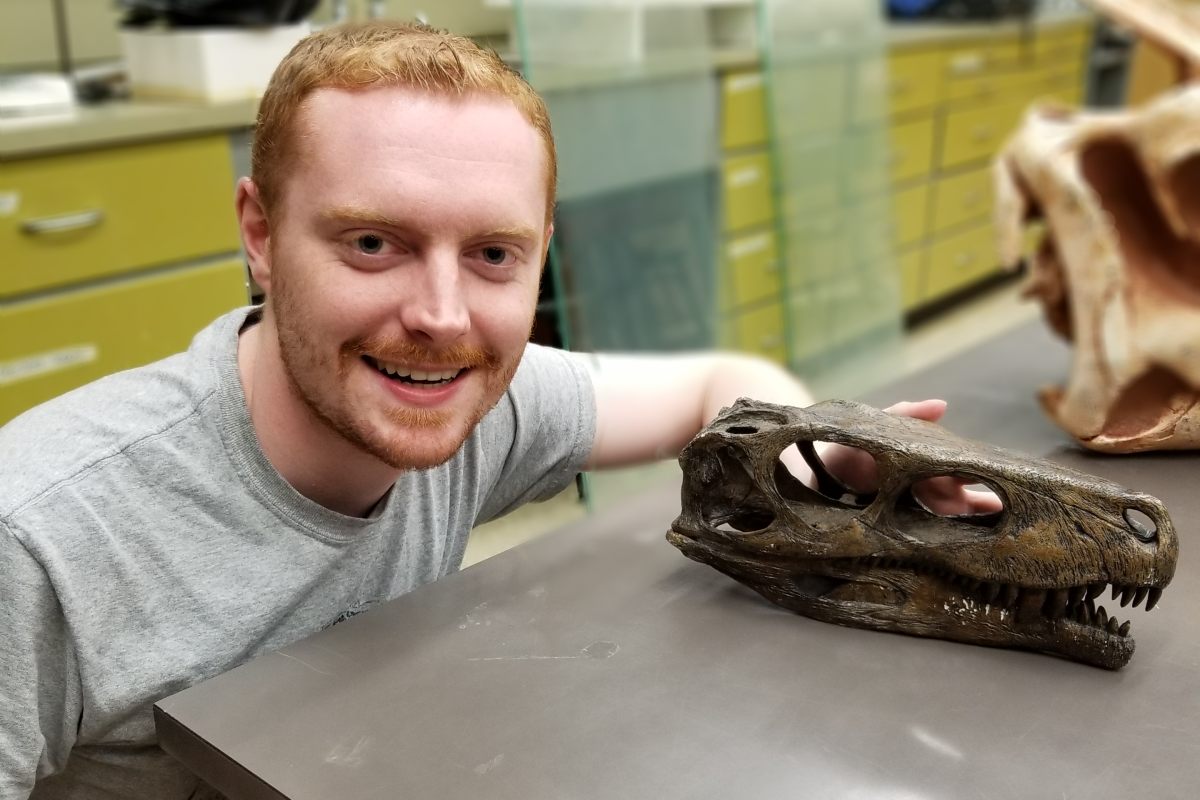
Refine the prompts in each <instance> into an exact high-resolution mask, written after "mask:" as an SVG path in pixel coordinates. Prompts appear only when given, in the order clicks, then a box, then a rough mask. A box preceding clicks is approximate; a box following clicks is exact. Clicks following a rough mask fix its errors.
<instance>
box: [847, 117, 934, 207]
mask: <svg viewBox="0 0 1200 800" xmlns="http://www.w3.org/2000/svg"><path fill="white" fill-rule="evenodd" d="M933 133H934V124H933V120H932V119H931V118H923V119H915V120H911V121H909V122H900V123H896V124H893V125H892V126H891V127H890V128H888V129H887V130H885V131H867V132H865V133H861V134H859V135H857V136H855V137H853V138H852V139H851V142H850V148H851V157H850V162H849V164H848V166H847V170H846V173H847V180H848V182H849V191H850V192H851V193H853V194H855V195H863V194H873V193H876V192H881V191H885V189H886V186H887V184H888V182H889V181H890V182H891V183H903V182H904V181H907V180H911V179H913V178H918V177H921V176H922V175H926V174H928V172H929V168H930V165H931V163H932V161H933Z"/></svg>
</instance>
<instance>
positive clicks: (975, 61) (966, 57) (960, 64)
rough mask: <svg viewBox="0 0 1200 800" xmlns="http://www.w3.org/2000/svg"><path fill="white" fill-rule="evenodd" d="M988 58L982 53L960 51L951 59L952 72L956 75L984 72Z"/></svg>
mask: <svg viewBox="0 0 1200 800" xmlns="http://www.w3.org/2000/svg"><path fill="white" fill-rule="evenodd" d="M985 66H987V60H986V59H985V58H984V57H983V54H982V53H960V54H958V55H956V56H954V58H953V59H951V61H950V74H951V75H953V76H956V77H959V76H963V75H976V74H978V73H980V72H983V68H984V67H985Z"/></svg>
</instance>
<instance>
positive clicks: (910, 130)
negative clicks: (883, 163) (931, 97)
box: [888, 119, 933, 182]
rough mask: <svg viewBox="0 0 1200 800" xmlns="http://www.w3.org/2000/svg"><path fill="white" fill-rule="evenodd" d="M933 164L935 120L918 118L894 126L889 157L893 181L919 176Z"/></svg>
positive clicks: (926, 171)
mask: <svg viewBox="0 0 1200 800" xmlns="http://www.w3.org/2000/svg"><path fill="white" fill-rule="evenodd" d="M932 165H933V120H932V119H918V120H913V121H912V122H906V123H903V124H901V125H893V126H892V146H891V153H890V156H889V159H888V166H889V168H890V170H891V178H892V181H893V182H899V181H904V180H908V179H909V178H917V177H920V176H922V175H925V174H927V173H928V172H929V170H930V168H931V167H932Z"/></svg>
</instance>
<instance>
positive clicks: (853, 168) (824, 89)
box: [759, 0, 931, 395]
mask: <svg viewBox="0 0 1200 800" xmlns="http://www.w3.org/2000/svg"><path fill="white" fill-rule="evenodd" d="M759 23H760V26H761V32H762V36H761V41H762V47H763V53H762V55H763V62H764V67H765V71H766V85H767V98H768V109H769V126H770V130H771V133H772V142H773V166H774V169H775V177H776V181H775V186H776V191H777V202H776V205H777V206H778V207H779V208H780V209H781V210H782V213H781V214H780V215H779V216H778V218H777V220H778V222H777V225H778V231H777V236H778V238H779V241H780V242H781V243H782V250H783V253H784V257H783V260H784V264H785V269H784V271H783V275H784V284H785V288H784V292H785V297H787V298H788V301H787V303H786V305H787V308H788V312H789V313H788V337H789V342H790V354H791V359H792V364H793V367H794V368H795V369H796V370H797V372H799V373H800V374H801V375H803V376H804V377H805V378H806V379H807V380H808V381H809V382H810V383H811V384H813V386H814V388H815V389H816V391H817V392H818V394H822V395H828V394H852V393H858V392H861V391H864V390H866V389H867V388H870V387H871V386H874V385H878V384H880V383H882V382H884V381H885V380H886V379H887V378H888V377H890V376H892V375H893V374H894V369H895V366H896V365H897V364H898V363H899V359H898V357H897V353H898V345H899V342H900V336H901V322H902V314H901V304H900V273H899V266H898V263H897V259H896V258H895V255H894V253H893V248H892V241H893V236H892V225H893V223H892V220H891V215H892V213H893V209H892V202H891V192H892V186H893V184H895V185H897V186H900V185H904V179H905V178H907V177H908V176H909V175H910V174H911V175H912V176H913V180H924V179H925V175H924V173H925V172H927V171H928V170H927V167H926V169H925V170H924V171H922V170H921V168H920V167H921V165H920V160H919V159H920V148H921V147H923V146H924V144H925V143H924V142H918V143H917V144H916V145H915V152H916V155H913V154H911V153H908V152H907V151H906V153H905V154H903V155H902V154H901V152H900V151H899V150H897V149H895V148H893V147H892V146H891V142H889V129H888V123H887V119H888V117H887V108H886V102H887V96H886V88H887V86H886V71H887V61H886V54H887V50H886V39H885V28H884V19H883V14H882V4H881V3H879V2H878V1H877V0H806V2H803V3H798V2H794V0H759ZM916 138H919V136H917V137H916ZM930 146H931V143H930ZM914 158H915V159H917V160H915V161H914V160H913V159H914ZM906 170H907V172H906ZM917 176H919V178H918V177H917Z"/></svg>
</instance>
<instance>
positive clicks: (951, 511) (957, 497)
mask: <svg viewBox="0 0 1200 800" xmlns="http://www.w3.org/2000/svg"><path fill="white" fill-rule="evenodd" d="M913 491H914V493H915V494H916V496H917V499H918V500H920V501H921V505H923V506H925V508H927V509H929V510H930V511H932V512H933V513H935V514H941V515H944V516H947V517H955V516H962V515H964V514H992V513H995V512H997V511H1002V510H1003V509H1004V502H1003V501H1002V500H1001V499H1000V498H999V497H998V496H996V493H995V492H993V491H992V490H991V489H968V488H966V483H965V481H962V480H960V479H958V478H952V477H950V476H948V475H946V476H941V477H937V478H928V479H926V480H923V481H921V482H920V483H918V484H917V485H916V486H915V487H914V489H913Z"/></svg>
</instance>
